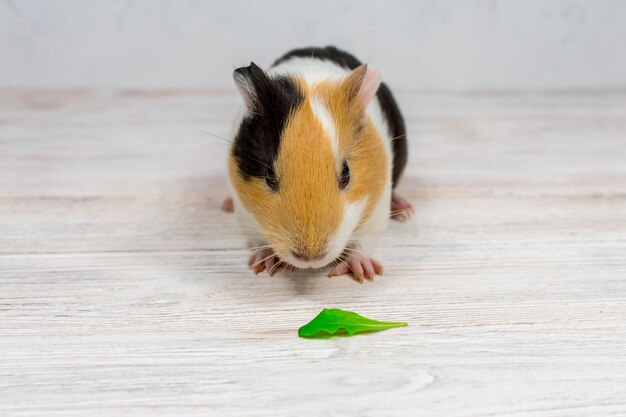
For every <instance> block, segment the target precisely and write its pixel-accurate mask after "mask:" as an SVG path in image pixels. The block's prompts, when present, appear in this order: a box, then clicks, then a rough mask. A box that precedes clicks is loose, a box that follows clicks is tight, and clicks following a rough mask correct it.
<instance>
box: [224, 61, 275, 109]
mask: <svg viewBox="0 0 626 417" xmlns="http://www.w3.org/2000/svg"><path fill="white" fill-rule="evenodd" d="M233 78H234V79H235V84H236V85H237V89H238V90H239V93H240V94H241V97H243V101H244V102H245V103H246V107H247V109H248V111H250V112H257V111H260V110H261V108H260V107H261V102H260V96H261V94H262V93H263V91H265V90H266V89H267V88H270V86H271V81H270V79H269V77H268V76H267V74H266V73H265V71H263V70H262V69H261V68H259V67H258V66H257V65H256V64H255V63H254V62H251V63H250V65H249V66H247V67H241V68H237V69H236V70H235V72H233Z"/></svg>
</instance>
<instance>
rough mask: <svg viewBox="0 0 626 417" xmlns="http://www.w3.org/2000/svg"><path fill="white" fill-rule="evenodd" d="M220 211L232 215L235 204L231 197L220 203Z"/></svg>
mask: <svg viewBox="0 0 626 417" xmlns="http://www.w3.org/2000/svg"><path fill="white" fill-rule="evenodd" d="M222 211H224V212H226V213H232V212H233V211H235V203H234V202H233V198H232V197H226V198H225V199H224V202H223V203H222Z"/></svg>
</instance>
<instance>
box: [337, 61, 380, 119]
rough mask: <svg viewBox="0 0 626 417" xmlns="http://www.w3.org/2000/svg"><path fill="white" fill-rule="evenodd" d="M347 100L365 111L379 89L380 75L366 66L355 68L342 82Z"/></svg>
mask: <svg viewBox="0 0 626 417" xmlns="http://www.w3.org/2000/svg"><path fill="white" fill-rule="evenodd" d="M344 86H345V88H346V91H347V95H348V99H349V100H350V101H351V102H352V103H355V104H356V105H358V106H360V107H361V108H362V109H365V108H366V107H367V105H368V104H369V102H370V100H371V99H372V98H373V97H374V96H375V95H376V92H377V91H378V87H380V73H379V72H378V71H376V70H375V69H374V68H370V67H368V66H367V64H363V65H361V66H359V67H356V68H355V69H354V70H352V72H351V73H350V74H349V75H348V77H347V78H346V79H345V80H344Z"/></svg>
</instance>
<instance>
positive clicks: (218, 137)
mask: <svg viewBox="0 0 626 417" xmlns="http://www.w3.org/2000/svg"><path fill="white" fill-rule="evenodd" d="M178 124H181V125H183V126H187V127H190V128H192V129H195V130H197V131H198V132H202V133H205V134H207V135H209V136H213V137H214V138H217V139H221V140H223V141H225V142H228V143H230V144H231V145H232V143H233V142H232V141H231V140H228V139H226V138H223V137H221V136H219V135H216V134H215V133H211V132H207V131H206V130H203V129H200V128H199V127H196V126H192V125H190V124H187V123H183V122H178Z"/></svg>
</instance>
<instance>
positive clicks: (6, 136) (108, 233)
mask: <svg viewBox="0 0 626 417" xmlns="http://www.w3.org/2000/svg"><path fill="white" fill-rule="evenodd" d="M400 101H401V102H402V105H403V108H404V111H405V113H406V115H407V119H408V125H409V132H410V146H411V157H410V168H409V171H408V173H407V175H406V177H405V179H404V182H403V183H402V186H401V189H402V190H403V191H404V193H405V195H406V196H407V197H409V198H410V199H411V200H412V202H413V203H414V205H415V207H416V216H415V219H414V221H413V222H412V223H409V224H399V223H395V222H394V223H393V224H392V225H391V229H390V230H389V231H388V233H387V234H386V235H385V237H384V238H383V239H382V240H381V242H380V248H379V249H378V252H377V258H378V259H379V260H380V261H381V262H382V263H383V264H384V266H385V268H386V269H385V276H384V277H382V278H378V279H377V280H376V281H375V282H374V283H366V284H363V285H359V284H356V283H355V282H353V281H351V280H350V279H349V278H346V277H342V278H335V279H328V278H326V277H324V275H323V274H321V273H300V274H296V275H294V274H284V273H281V274H279V275H278V276H276V277H273V278H270V277H268V276H266V275H263V276H254V275H252V274H251V273H250V272H249V271H248V270H247V268H246V258H247V252H246V250H245V249H244V241H243V239H242V238H241V237H240V236H239V235H238V233H237V229H236V227H235V222H234V218H233V216H232V215H229V214H226V213H222V212H221V211H220V210H219V207H220V203H221V200H222V198H223V197H224V195H225V186H224V181H225V177H224V168H223V165H224V158H225V152H226V146H224V144H223V143H222V142H221V141H219V140H217V139H214V138H212V137H210V136H208V135H205V134H202V133H200V132H198V131H197V130H194V129H192V128H190V127H188V126H186V125H192V126H196V127H198V128H200V129H205V130H207V131H210V132H213V133H217V134H220V135H225V134H226V132H227V131H228V126H229V123H230V117H231V114H232V111H233V109H234V106H235V104H236V103H237V102H238V98H237V97H235V96H234V95H219V94H207V93H195V94H191V93H177V92H160V93H141V92H125V93H117V94H104V93H90V92H84V91H73V92H64V93H55V92H46V91H3V92H2V93H0V415H2V416H46V417H48V416H104V415H106V416H133V415H146V416H239V415H241V416H331V415H332V416H405V415H406V416H433V417H442V416H445V417H455V416H463V417H478V416H508V415H514V416H533V417H539V416H542V417H548V416H550V417H554V416H590V417H598V416H623V415H626V94H603V95H601V94H598V95H596V94H583V95H580V94H563V95H497V96H481V95H471V96H468V95H465V96H463V95H460V96H453V95H449V96H442V95H407V94H404V95H402V94H401V95H400ZM323 307H340V308H344V309H349V310H354V311H357V312H359V313H361V314H364V315H366V316H370V317H372V318H376V319H381V320H406V321H408V322H409V323H410V326H409V327H406V328H399V329H393V330H389V331H386V332H382V333H377V334H370V335H366V336H358V337H352V338H336V339H329V340H305V339H299V338H298V337H297V335H296V330H297V328H298V327H299V326H300V325H302V324H304V323H306V322H307V321H308V320H309V319H311V318H312V317H313V316H314V315H315V314H317V312H318V311H319V310H320V309H321V308H323Z"/></svg>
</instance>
